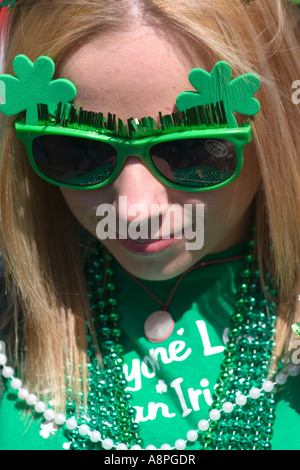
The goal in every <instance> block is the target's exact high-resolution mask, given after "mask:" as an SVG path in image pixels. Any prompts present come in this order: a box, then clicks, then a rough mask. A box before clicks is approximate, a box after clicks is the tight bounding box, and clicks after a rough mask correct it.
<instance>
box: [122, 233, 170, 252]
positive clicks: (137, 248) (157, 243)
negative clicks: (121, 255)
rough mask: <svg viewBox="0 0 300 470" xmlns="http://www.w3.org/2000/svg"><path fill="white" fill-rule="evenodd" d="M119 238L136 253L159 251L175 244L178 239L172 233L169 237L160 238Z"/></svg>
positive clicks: (127, 247) (128, 248)
mask: <svg viewBox="0 0 300 470" xmlns="http://www.w3.org/2000/svg"><path fill="white" fill-rule="evenodd" d="M118 240H119V242H120V243H121V245H123V246H124V247H125V248H126V249H127V250H129V251H131V252H134V253H157V252H160V251H163V250H165V249H167V248H168V247H169V246H171V245H174V243H176V241H177V239H175V236H174V235H170V236H169V237H168V238H158V239H137V240H132V239H131V238H126V239H121V238H118Z"/></svg>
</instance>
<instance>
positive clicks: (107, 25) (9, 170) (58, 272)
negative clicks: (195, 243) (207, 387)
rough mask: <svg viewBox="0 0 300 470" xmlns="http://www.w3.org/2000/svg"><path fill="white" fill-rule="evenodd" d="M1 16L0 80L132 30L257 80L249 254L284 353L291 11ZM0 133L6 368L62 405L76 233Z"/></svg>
mask: <svg viewBox="0 0 300 470" xmlns="http://www.w3.org/2000/svg"><path fill="white" fill-rule="evenodd" d="M128 5H130V6H131V8H128ZM11 15H12V17H11V30H10V34H9V38H8V45H7V49H6V64H7V65H6V70H5V72H6V73H13V71H12V68H11V63H12V59H13V58H14V57H15V56H16V55H17V54H18V53H24V54H26V55H28V56H29V57H30V58H31V60H36V58H37V57H38V56H40V55H49V56H50V57H52V58H53V60H54V61H55V62H56V66H57V70H58V71H59V67H60V65H61V64H62V63H63V61H64V58H65V57H66V56H67V54H68V53H69V52H71V51H72V50H73V49H74V47H76V46H78V44H81V43H83V42H85V41H87V40H89V39H90V38H91V37H92V36H93V35H99V34H109V33H110V32H111V31H120V30H122V29H125V28H129V27H130V22H132V21H133V20H134V21H145V22H146V21H147V22H148V23H149V24H152V25H153V27H157V28H159V29H161V30H167V31H168V32H169V33H170V32H171V36H173V37H174V38H176V39H177V40H178V41H180V43H181V45H182V47H187V46H188V47H189V49H190V50H192V51H193V52H194V54H195V56H197V54H205V55H206V56H207V57H208V58H209V60H210V62H211V65H213V64H214V63H215V62H216V60H226V61H228V62H229V63H230V64H231V65H232V68H233V72H234V74H235V75H236V74H241V73H245V72H249V71H253V72H256V73H258V74H259V75H260V77H261V80H262V87H261V89H260V90H259V92H258V93H257V98H258V99H259V101H260V103H261V111H260V113H259V115H258V116H257V118H256V119H255V121H254V124H253V129H254V143H255V148H256V152H257V156H258V160H259V165H260V171H261V176H262V182H261V186H260V189H259V191H258V193H257V195H256V198H255V205H256V246H257V250H258V254H259V259H260V263H261V265H262V264H264V265H266V266H267V268H268V270H269V271H270V272H271V273H272V274H274V275H275V278H276V280H277V285H278V292H279V293H278V296H279V309H278V320H277V346H276V348H277V349H276V354H278V355H280V354H282V352H283V351H284V350H287V349H288V347H289V345H290V343H291V338H292V336H291V324H292V323H293V322H295V321H297V320H298V319H299V313H298V308H297V299H298V286H299V265H300V232H299V230H298V227H297V225H298V219H299V217H300V183H299V182H300V165H299V156H298V149H299V148H300V134H299V129H298V123H299V107H297V106H296V105H294V104H293V103H292V99H291V96H292V83H293V81H294V80H296V79H297V78H298V79H300V54H299V45H298V40H297V34H296V29H297V18H296V8H294V7H292V6H290V7H287V6H286V5H285V3H284V2H282V1H281V0H255V2H253V3H251V5H249V6H246V5H245V4H243V3H242V1H241V0H197V1H196V0H140V1H138V0H137V1H132V2H128V1H125V0H110V1H109V2H107V1H106V0H74V1H71V2H70V1H69V0H52V1H49V0H47V1H46V0H38V1H36V0H35V1H29V0H27V1H26V0H19V2H17V7H16V8H15V9H12V10H11ZM195 65H197V64H195ZM2 121H3V122H2V144H1V172H0V207H1V249H2V253H3V259H4V267H5V268H4V275H5V283H6V290H7V294H8V303H9V305H8V311H7V315H6V316H4V318H3V322H2V323H3V327H4V326H5V325H10V328H9V330H10V334H11V336H12V343H13V344H14V345H15V349H14V351H15V359H16V361H17V360H19V359H20V357H19V351H20V350H25V349H26V379H27V382H29V383H31V384H33V385H34V386H35V387H37V388H38V390H44V389H45V388H50V389H51V390H54V391H56V393H58V394H59V393H60V392H61V396H62V395H63V391H64V387H65V374H66V364H71V370H73V371H74V370H75V375H76V376H78V374H79V368H78V367H79V364H80V363H82V364H85V347H86V345H85V322H86V321H87V320H88V319H89V305H88V300H87V294H86V287H85V280H84V277H83V274H82V269H81V259H80V255H79V251H78V241H77V240H78V231H77V224H76V221H75V220H74V218H73V216H72V214H71V213H70V210H69V209H68V207H67V205H66V203H65V201H64V199H63V197H62V195H61V193H60V191H59V190H58V189H57V188H55V187H51V186H50V185H48V184H45V183H44V182H43V181H42V180H41V179H40V178H39V177H38V176H37V175H35V174H34V173H33V171H32V170H31V168H30V166H29V163H28V159H27V156H26V154H25V152H24V148H23V147H22V145H21V144H20V142H19V141H18V140H17V139H16V137H15V133H14V128H13V119H9V118H5V119H3V120H2ZM270 247H271V248H270ZM20 367H21V369H22V367H23V366H22V363H21V366H20ZM76 371H77V372H76ZM23 373H24V370H23Z"/></svg>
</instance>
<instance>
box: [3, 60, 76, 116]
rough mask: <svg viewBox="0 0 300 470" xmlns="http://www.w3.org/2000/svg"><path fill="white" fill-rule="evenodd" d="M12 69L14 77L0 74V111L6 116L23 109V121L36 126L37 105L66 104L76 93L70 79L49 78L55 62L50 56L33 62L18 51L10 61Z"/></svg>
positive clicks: (51, 76)
mask: <svg viewBox="0 0 300 470" xmlns="http://www.w3.org/2000/svg"><path fill="white" fill-rule="evenodd" d="M13 69H14V71H15V74H16V77H14V76H13V75H8V74H7V75H6V74H3V75H0V93H1V89H2V95H1V94H0V96H2V98H4V101H2V103H1V104H0V111H2V112H3V114H6V115H7V116H12V115H13V114H17V113H20V112H21V111H26V124H33V125H37V124H38V110H37V105H38V104H40V103H41V104H47V105H55V104H57V103H59V102H62V103H67V102H69V101H72V100H73V99H74V98H75V96H76V93H77V90H76V87H75V85H73V83H72V82H70V81H69V80H66V79H64V78H60V79H57V80H52V78H53V75H54V72H55V65H54V62H53V60H52V59H51V58H50V57H44V56H41V57H39V58H38V59H37V60H36V62H35V63H33V62H31V60H30V59H29V58H28V57H26V56H25V55H23V54H20V55H18V56H16V57H15V59H14V61H13ZM1 82H2V85H1ZM3 84H4V85H3ZM3 90H4V93H3Z"/></svg>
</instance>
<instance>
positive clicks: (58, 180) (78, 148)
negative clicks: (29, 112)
mask: <svg viewBox="0 0 300 470" xmlns="http://www.w3.org/2000/svg"><path fill="white" fill-rule="evenodd" d="M15 128H16V133H17V137H18V139H20V140H21V141H22V142H23V143H24V145H25V147H26V150H27V154H28V157H29V161H30V164H31V166H32V168H33V170H34V171H35V172H36V173H37V174H38V175H39V176H40V177H41V178H43V179H44V180H46V181H48V182H49V183H52V184H54V185H57V186H61V187H65V188H71V189H84V190H86V189H97V188H102V187H104V186H106V185H108V184H110V183H112V182H113V181H114V180H115V179H116V178H117V176H118V175H119V174H120V172H121V171H122V168H123V167H124V165H125V162H126V159H127V157H129V156H136V157H139V158H140V159H141V162H142V163H143V164H144V165H145V166H146V167H147V169H148V170H149V171H150V172H151V173H152V175H153V176H154V177H155V178H156V179H157V180H158V181H160V182H161V183H163V184H165V185H166V186H169V187H170V188H173V189H178V190H183V191H207V190H211V189H216V188H220V187H222V186H224V185H226V184H229V183H230V182H231V181H233V180H234V179H235V178H236V177H237V176H238V174H239V173H240V171H241V169H242V166H243V150H244V146H245V145H246V144H247V143H249V142H250V141H251V126H250V124H244V125H242V126H241V127H238V128H234V129H228V128H220V129H216V128H211V129H195V130H194V129H191V130H183V131H180V132H171V133H167V134H162V135H158V136H157V135H156V136H150V137H144V138H139V139H136V140H134V139H130V138H121V137H116V136H111V135H105V134H99V133H97V132H92V131H86V130H79V129H72V128H63V127H62V128H60V127H54V126H45V127H42V126H32V125H26V124H23V123H21V122H16V124H15Z"/></svg>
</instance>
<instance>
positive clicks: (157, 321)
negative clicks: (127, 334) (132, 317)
mask: <svg viewBox="0 0 300 470" xmlns="http://www.w3.org/2000/svg"><path fill="white" fill-rule="evenodd" d="M173 330H174V320H173V318H172V317H171V315H170V314H169V312H166V311H165V310H159V311H158V312H154V313H152V314H151V315H149V317H148V318H147V320H146V321H145V325H144V331H145V336H146V338H147V339H148V340H149V341H151V342H152V343H161V342H162V341H165V340H166V339H167V338H169V336H170V335H171V334H172V331H173Z"/></svg>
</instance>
